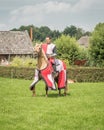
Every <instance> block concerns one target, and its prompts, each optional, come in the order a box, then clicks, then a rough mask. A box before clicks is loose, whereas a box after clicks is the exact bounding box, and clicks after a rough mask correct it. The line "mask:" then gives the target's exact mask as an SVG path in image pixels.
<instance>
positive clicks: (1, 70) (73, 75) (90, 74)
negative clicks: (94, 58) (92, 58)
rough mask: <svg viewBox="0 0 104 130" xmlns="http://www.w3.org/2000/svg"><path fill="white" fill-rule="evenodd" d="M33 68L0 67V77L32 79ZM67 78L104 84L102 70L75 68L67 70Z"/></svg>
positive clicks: (103, 71)
mask: <svg viewBox="0 0 104 130" xmlns="http://www.w3.org/2000/svg"><path fill="white" fill-rule="evenodd" d="M34 72H35V69H34V68H16V67H9V66H7V67H4V66H0V76H1V77H9V78H23V79H29V80H30V79H33V77H34ZM67 73H68V78H69V79H72V80H74V81H76V82H104V68H91V67H89V68H87V67H75V68H69V69H68V70H67Z"/></svg>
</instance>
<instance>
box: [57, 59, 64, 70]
mask: <svg viewBox="0 0 104 130" xmlns="http://www.w3.org/2000/svg"><path fill="white" fill-rule="evenodd" d="M56 60H57V62H56V71H58V72H61V71H62V70H64V67H63V62H62V61H61V60H59V59H56Z"/></svg>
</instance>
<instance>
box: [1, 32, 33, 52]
mask: <svg viewBox="0 0 104 130" xmlns="http://www.w3.org/2000/svg"><path fill="white" fill-rule="evenodd" d="M32 53H33V46H32V42H31V40H30V37H29V35H28V32H27V31H0V54H32Z"/></svg>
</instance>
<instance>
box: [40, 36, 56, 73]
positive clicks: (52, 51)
mask: <svg viewBox="0 0 104 130" xmlns="http://www.w3.org/2000/svg"><path fill="white" fill-rule="evenodd" d="M42 49H43V50H44V52H45V54H46V56H47V58H48V60H49V62H50V63H51V64H52V66H53V70H54V72H53V73H54V75H55V74H56V62H55V56H56V55H57V52H56V45H55V44H54V43H52V42H51V37H46V43H43V44H42Z"/></svg>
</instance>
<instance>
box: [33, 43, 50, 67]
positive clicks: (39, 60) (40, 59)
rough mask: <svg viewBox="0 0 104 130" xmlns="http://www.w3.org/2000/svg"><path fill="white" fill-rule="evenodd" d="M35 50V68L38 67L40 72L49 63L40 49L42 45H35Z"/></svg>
mask: <svg viewBox="0 0 104 130" xmlns="http://www.w3.org/2000/svg"><path fill="white" fill-rule="evenodd" d="M35 49H36V50H38V51H39V52H38V53H39V55H38V58H37V67H38V69H39V70H42V69H44V68H46V67H47V65H48V63H49V62H48V58H47V56H46V54H45V52H44V50H43V49H42V44H36V45H35ZM34 51H35V50H34Z"/></svg>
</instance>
